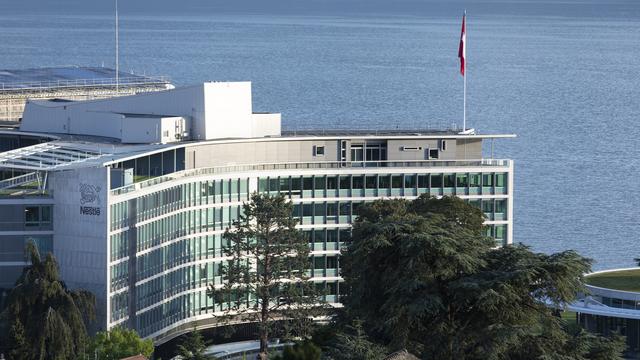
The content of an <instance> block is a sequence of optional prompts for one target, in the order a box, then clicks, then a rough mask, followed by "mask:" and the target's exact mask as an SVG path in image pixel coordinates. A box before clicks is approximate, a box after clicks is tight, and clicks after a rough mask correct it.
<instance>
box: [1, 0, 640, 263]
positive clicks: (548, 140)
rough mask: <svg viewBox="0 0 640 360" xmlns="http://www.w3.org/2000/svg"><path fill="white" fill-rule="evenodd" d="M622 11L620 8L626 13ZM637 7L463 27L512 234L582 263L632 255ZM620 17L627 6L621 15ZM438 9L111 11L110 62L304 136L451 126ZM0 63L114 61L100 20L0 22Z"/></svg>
mask: <svg viewBox="0 0 640 360" xmlns="http://www.w3.org/2000/svg"><path fill="white" fill-rule="evenodd" d="M629 4H631V5H629ZM638 7H640V5H634V4H633V3H627V4H626V5H625V7H624V8H620V9H616V8H612V9H611V13H610V14H601V16H593V14H591V15H589V16H549V15H548V14H546V15H545V14H542V15H536V16H523V15H497V14H494V15H492V14H487V13H485V14H484V15H481V16H477V17H474V16H470V18H469V22H468V28H467V32H468V50H467V53H468V104H469V108H468V123H469V124H470V125H471V126H472V127H474V128H476V129H478V130H479V131H481V132H485V133H487V132H490V133H495V132H499V133H516V134H518V138H517V139H513V140H502V141H497V142H496V156H497V157H505V158H507V157H508V158H513V159H515V161H516V179H515V187H516V189H515V204H516V208H515V240H516V242H522V243H525V244H528V245H531V246H532V247H533V248H534V249H535V250H539V251H544V252H555V251H561V250H564V249H576V250H578V251H579V252H580V253H582V254H583V255H585V256H588V257H591V258H593V259H595V260H596V264H595V268H597V269H602V268H611V267H621V266H632V265H633V261H632V259H633V257H636V256H640V235H639V234H640V215H639V211H638V207H639V206H640V141H639V140H638V139H639V137H640V86H639V81H640V17H638V16H635V15H633V14H638V13H640V11H639V8H638ZM629 9H631V10H633V11H632V12H631V14H632V15H629V14H630V12H629ZM459 22H460V19H459V18H458V17H453V16H431V17H429V16H408V15H402V16H381V15H378V16H376V15H369V16H355V15H348V16H347V15H345V16H335V15H333V16H296V15H288V16H284V15H252V16H242V15H206V16H205V15H189V16H178V15H154V16H140V15H126V14H123V15H121V27H122V29H121V64H122V65H121V67H122V68H123V69H126V70H134V71H136V72H139V73H146V74H154V75H169V76H170V77H171V78H172V80H173V82H174V83H176V84H178V85H186V84H192V83H197V82H201V81H205V80H251V81H252V82H253V87H254V100H253V101H254V108H255V109H256V110H257V111H273V112H282V114H283V125H284V126H285V127H286V128H289V129H295V128H299V129H304V128H334V127H342V128H365V127H366V128H380V129H383V128H396V127H398V128H426V127H448V126H451V124H454V123H458V124H461V118H462V84H463V83H462V78H461V76H460V75H459V73H458V59H457V47H458V38H459V31H460V24H459ZM0 31H1V34H2V36H1V38H0V39H1V40H0V44H2V56H0V68H25V67H41V66H54V65H72V64H73V65H91V66H100V65H101V64H103V63H104V64H105V65H106V66H113V63H114V60H113V52H114V51H113V43H114V42H113V22H112V19H111V18H110V17H108V16H97V15H91V16H86V15H55V16H53V15H37V16H36V15H7V14H0Z"/></svg>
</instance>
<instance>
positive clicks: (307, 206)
mask: <svg viewBox="0 0 640 360" xmlns="http://www.w3.org/2000/svg"><path fill="white" fill-rule="evenodd" d="M505 137H512V136H511V135H477V134H458V133H457V132H454V131H428V130H415V131H410V132H408V131H398V130H396V131H375V130H372V131H335V130H334V131H308V132H304V133H299V132H298V133H288V132H286V131H285V132H283V131H281V129H280V115H279V114H266V113H254V112H253V111H252V107H251V86H250V83H205V84H203V85H199V86H193V87H188V88H179V89H174V90H169V91H164V92H158V93H149V94H143V95H134V96H130V97H122V98H115V99H107V100H97V101H85V102H56V101H48V102H32V103H28V104H27V108H26V110H25V117H24V119H23V121H22V124H21V128H20V129H19V130H17V129H16V130H7V131H3V132H1V133H0V144H2V146H3V150H5V151H4V152H2V153H0V168H1V169H0V170H2V172H1V173H0V174H2V175H1V176H2V178H1V179H0V180H2V181H0V216H2V218H3V219H8V220H7V221H5V223H3V225H1V226H2V227H1V228H0V247H1V248H0V254H2V255H3V256H2V257H0V268H2V270H4V271H2V272H0V284H1V285H0V286H3V287H8V286H10V284H11V283H12V282H13V281H15V278H16V277H17V274H19V271H20V269H21V268H22V266H24V255H23V254H22V252H21V251H22V249H23V248H24V244H25V242H27V241H35V242H36V244H37V245H38V246H39V247H40V249H41V250H43V251H53V253H54V254H55V256H56V257H57V258H58V260H59V263H60V267H61V273H62V276H63V278H64V279H65V281H66V282H67V283H68V284H69V285H70V286H73V287H83V288H86V289H89V290H91V291H93V292H94V293H95V294H96V295H97V297H98V299H99V309H100V325H101V327H102V328H111V327H114V326H118V325H123V326H128V327H132V328H135V329H136V330H137V331H138V332H139V333H140V334H141V335H142V336H144V337H148V338H152V339H154V341H156V343H157V344H159V343H163V342H165V341H167V340H169V339H171V338H173V337H175V336H177V335H179V334H181V333H183V332H186V331H189V330H190V329H192V328H193V325H194V324H195V323H196V322H197V324H198V326H202V327H206V326H216V318H214V317H213V316H212V314H214V313H216V312H220V311H221V310H222V309H223V307H224V304H221V303H215V302H214V301H213V300H212V299H211V298H209V297H208V296H207V295H206V289H207V285H208V284H211V283H213V284H216V285H219V284H220V282H221V279H220V276H219V270H220V266H221V264H223V262H224V261H225V259H224V257H223V254H222V251H221V247H222V233H223V232H224V229H226V228H227V227H228V226H230V224H231V222H232V221H233V220H234V219H236V218H237V217H238V215H239V211H240V206H241V204H242V203H243V201H246V200H247V199H248V197H249V195H250V194H251V193H253V192H263V193H269V194H283V195H285V196H287V197H288V198H290V199H291V201H292V202H293V204H294V209H295V216H296V217H298V218H299V219H300V224H299V227H300V229H302V230H303V231H304V233H305V234H306V236H307V238H308V240H309V246H310V247H311V250H312V257H313V259H312V261H311V264H312V268H310V269H309V271H310V273H311V274H312V275H313V281H315V282H317V283H321V284H323V286H324V287H325V288H326V290H327V294H328V295H327V300H328V301H329V302H331V303H336V304H338V302H339V296H340V294H341V288H340V284H341V277H340V248H341V244H342V243H343V242H345V241H348V239H349V233H350V224H351V222H352V221H353V220H354V219H355V217H356V216H357V214H358V209H359V207H360V206H361V205H362V204H363V203H365V202H367V201H372V200H375V199H379V198H389V197H403V198H409V199H411V198H415V197H416V196H419V195H421V194H429V195H432V196H444V195H455V196H459V197H461V198H463V199H466V200H468V201H469V202H471V203H473V204H475V205H476V206H478V207H480V208H481V209H483V211H484V213H485V214H486V217H487V219H486V224H487V225H488V226H487V227H486V229H487V234H488V235H490V236H493V237H494V238H495V239H496V243H497V244H498V245H500V244H506V243H511V242H512V233H513V196H512V195H513V162H512V161H511V160H503V159H493V157H492V156H491V155H490V156H488V157H487V158H485V157H484V156H483V151H482V148H483V146H482V145H483V141H486V140H489V141H493V140H494V139H496V138H505ZM6 223H11V224H12V225H11V226H10V227H9V225H6Z"/></svg>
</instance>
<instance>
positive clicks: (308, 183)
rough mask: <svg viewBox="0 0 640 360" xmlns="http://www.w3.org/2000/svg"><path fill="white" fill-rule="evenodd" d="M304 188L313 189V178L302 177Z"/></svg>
mask: <svg viewBox="0 0 640 360" xmlns="http://www.w3.org/2000/svg"><path fill="white" fill-rule="evenodd" d="M302 190H313V178H312V177H305V178H303V179H302Z"/></svg>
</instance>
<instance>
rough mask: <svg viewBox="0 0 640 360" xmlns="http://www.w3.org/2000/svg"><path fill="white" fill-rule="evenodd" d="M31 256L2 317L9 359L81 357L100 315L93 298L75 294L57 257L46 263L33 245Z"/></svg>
mask: <svg viewBox="0 0 640 360" xmlns="http://www.w3.org/2000/svg"><path fill="white" fill-rule="evenodd" d="M27 255H28V257H29V260H30V262H31V265H29V266H26V267H25V268H24V270H23V271H22V275H21V276H20V278H19V279H18V280H17V281H16V284H15V286H14V288H13V289H12V290H11V292H10V293H9V296H8V298H7V306H6V308H5V310H4V311H3V313H2V318H3V320H4V322H5V323H6V324H7V326H8V331H7V332H6V333H5V334H4V338H5V339H7V343H8V344H9V347H10V349H9V354H8V357H9V359H14V360H17V359H20V360H31V359H34V360H35V359H38V360H40V359H56V360H66V359H70V360H71V359H74V360H75V359H78V358H81V355H82V354H84V353H85V352H86V344H87V340H88V337H87V328H86V325H87V323H88V322H89V321H92V320H94V316H95V309H94V308H95V298H94V296H93V294H91V293H90V292H87V291H83V290H69V289H68V288H67V286H66V285H65V283H64V282H62V281H61V280H60V275H59V273H58V264H57V262H56V259H55V258H54V257H53V255H52V254H51V253H49V254H47V255H46V256H45V258H44V259H42V258H41V257H40V254H39V253H38V250H37V248H36V246H35V245H34V244H33V243H29V244H28V245H27Z"/></svg>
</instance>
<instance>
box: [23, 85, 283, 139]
mask: <svg viewBox="0 0 640 360" xmlns="http://www.w3.org/2000/svg"><path fill="white" fill-rule="evenodd" d="M251 101H252V100H251V83H250V82H209V83H204V84H201V85H195V86H190V87H184V88H177V89H173V90H167V91H162V92H155V93H145V94H137V95H133V96H125V97H118V98H110V99H104V100H94V101H81V102H59V103H56V102H49V103H46V104H42V103H29V104H27V107H26V109H25V113H24V118H23V120H22V123H21V126H20V129H21V130H23V131H32V132H53V133H66V134H84V135H97V136H106V137H113V138H117V139H120V138H121V137H122V136H123V135H122V133H123V132H125V130H124V127H123V121H127V122H128V121H139V119H138V118H134V117H132V116H131V115H129V117H127V118H124V119H123V118H122V116H121V115H117V114H114V113H123V114H124V113H126V114H151V115H167V117H172V116H178V117H184V118H187V119H190V120H191V121H190V129H187V131H188V132H189V135H190V137H191V139H193V140H205V139H222V138H240V137H245V138H247V137H256V136H258V137H259V136H265V135H279V134H280V115H279V114H255V115H257V116H254V114H253V110H252V103H251ZM149 123H150V121H139V123H138V124H127V129H128V130H138V128H140V127H142V128H143V129H142V130H139V131H142V134H140V139H147V138H148V136H150V135H151V133H152V132H154V133H155V125H156V124H151V126H152V129H149V128H148V127H144V126H143V125H142V124H146V125H149ZM147 132H149V134H147ZM127 136H128V137H130V138H134V139H138V138H137V137H134V136H133V135H131V136H129V135H127ZM158 141H159V140H158V139H157V138H155V141H150V142H158ZM134 142H139V141H137V140H136V141H134Z"/></svg>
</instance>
